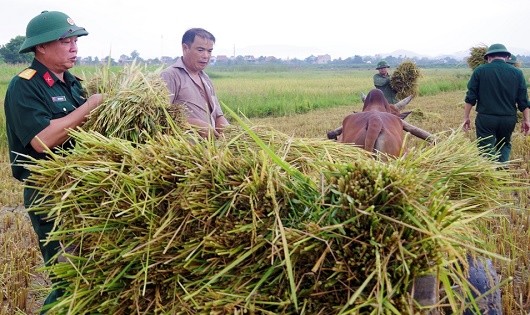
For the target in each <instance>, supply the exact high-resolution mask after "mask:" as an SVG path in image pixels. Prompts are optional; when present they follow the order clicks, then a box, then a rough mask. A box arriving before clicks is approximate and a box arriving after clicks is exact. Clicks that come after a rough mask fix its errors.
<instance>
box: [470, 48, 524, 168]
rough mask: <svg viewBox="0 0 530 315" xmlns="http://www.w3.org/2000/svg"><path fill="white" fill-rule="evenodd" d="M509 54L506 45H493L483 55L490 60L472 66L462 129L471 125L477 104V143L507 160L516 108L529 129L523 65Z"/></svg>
mask: <svg viewBox="0 0 530 315" xmlns="http://www.w3.org/2000/svg"><path fill="white" fill-rule="evenodd" d="M510 56H511V54H510V52H509V51H508V50H507V49H506V47H505V46H504V45H502V44H493V45H491V46H490V47H489V48H488V50H487V51H486V54H485V55H484V58H485V59H486V60H487V63H485V64H482V65H480V66H478V67H476V68H475V69H474V70H473V73H472V74H471V78H470V79H469V81H468V83H467V92H466V96H465V109H464V123H463V126H462V127H463V129H464V130H465V131H467V130H469V129H470V128H471V120H470V118H469V115H470V112H471V108H472V107H474V106H475V105H476V107H475V110H476V112H477V117H476V118H475V128H476V135H477V139H478V140H479V143H478V145H479V147H480V148H482V149H484V153H486V154H488V155H497V154H498V155H499V156H498V161H499V162H507V161H508V160H509V158H510V151H511V147H512V146H511V137H512V133H513V131H514V129H515V125H516V123H517V110H519V111H521V112H522V113H523V121H522V122H521V130H522V132H523V133H524V134H525V135H528V134H529V132H530V109H529V105H528V91H527V87H526V80H525V78H524V75H523V72H522V71H521V69H519V68H516V67H514V66H511V65H509V64H508V63H506V60H507V59H508V58H510Z"/></svg>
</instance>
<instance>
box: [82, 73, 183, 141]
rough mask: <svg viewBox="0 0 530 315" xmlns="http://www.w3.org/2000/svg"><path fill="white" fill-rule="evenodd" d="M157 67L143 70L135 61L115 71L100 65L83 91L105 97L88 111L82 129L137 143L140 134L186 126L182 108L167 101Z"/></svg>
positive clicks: (166, 94) (164, 86)
mask: <svg viewBox="0 0 530 315" xmlns="http://www.w3.org/2000/svg"><path fill="white" fill-rule="evenodd" d="M160 70H161V69H158V70H155V71H147V69H146V68H145V66H141V65H139V64H136V63H132V64H130V65H126V66H124V67H123V68H122V70H121V71H119V72H118V73H116V72H111V71H110V68H109V67H106V68H102V69H101V71H100V72H99V73H97V74H95V75H94V76H93V77H92V79H91V80H90V81H89V83H88V84H87V90H88V91H89V93H90V92H94V93H95V92H97V93H104V94H105V95H106V97H105V100H104V102H103V103H102V104H101V105H100V106H98V107H97V108H96V109H95V110H93V111H92V112H91V114H90V116H89V118H88V120H87V122H86V123H85V124H84V125H83V129H85V130H92V131H95V132H98V133H101V134H103V135H105V136H109V137H118V138H122V139H127V140H132V141H134V142H140V141H143V139H142V134H148V135H153V134H155V133H159V132H162V133H167V132H170V131H171V130H173V128H170V125H172V124H174V125H176V126H179V127H182V128H186V126H187V121H186V119H185V114H184V109H183V107H182V106H175V105H170V104H169V92H168V90H167V87H166V84H165V82H164V81H163V80H162V78H161V77H160ZM143 137H145V135H144V136H143Z"/></svg>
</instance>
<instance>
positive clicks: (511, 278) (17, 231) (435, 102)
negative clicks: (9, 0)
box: [0, 67, 530, 315]
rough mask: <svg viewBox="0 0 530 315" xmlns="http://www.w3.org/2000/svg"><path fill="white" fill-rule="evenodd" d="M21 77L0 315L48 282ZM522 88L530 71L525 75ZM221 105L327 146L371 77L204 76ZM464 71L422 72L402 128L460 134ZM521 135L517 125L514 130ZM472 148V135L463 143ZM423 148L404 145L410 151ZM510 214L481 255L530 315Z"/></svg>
mask: <svg viewBox="0 0 530 315" xmlns="http://www.w3.org/2000/svg"><path fill="white" fill-rule="evenodd" d="M19 70H20V69H19V68H17V67H2V69H1V70H0V104H1V107H2V110H1V113H0V150H1V152H2V153H1V156H0V174H1V175H0V176H2V177H3V178H2V179H1V180H0V188H1V191H0V209H2V211H1V216H0V231H1V234H0V245H1V246H2V248H4V252H5V253H7V255H5V256H4V257H0V266H5V267H3V269H2V274H1V275H0V286H1V288H2V290H1V291H2V294H3V301H2V304H1V305H0V314H2V315H3V314H35V310H36V309H37V308H38V306H39V303H41V302H42V298H43V297H44V296H45V295H46V293H47V288H48V282H47V278H46V274H45V272H44V271H42V270H41V269H39V268H40V266H41V260H40V254H39V251H38V249H37V248H36V241H35V239H34V235H33V234H32V229H31V225H30V224H29V220H28V219H27V217H26V216H25V213H24V210H23V209H21V203H22V190H21V185H20V183H18V182H16V181H15V180H13V179H12V178H11V176H10V168H9V163H8V156H7V145H6V138H5V129H4V128H5V122H4V120H5V119H4V114H3V99H4V95H5V89H6V87H7V83H8V82H9V80H10V78H11V77H12V76H13V75H15V74H16V73H17V72H18V71H19ZM75 71H76V73H77V74H79V75H82V74H85V75H88V76H90V75H91V74H92V73H94V69H93V68H88V69H82V68H79V69H78V68H76V69H75ZM524 71H525V74H526V77H527V80H528V78H529V76H530V71H529V70H527V69H524ZM208 72H209V74H210V76H211V77H212V79H213V81H214V84H215V86H216V89H217V93H218V98H219V99H220V100H221V101H222V102H223V103H224V104H225V105H226V106H228V107H230V108H231V109H232V110H234V111H236V112H238V113H239V114H240V115H241V116H244V117H247V118H248V119H249V120H250V121H251V122H252V124H256V125H263V126H268V127H272V128H274V129H275V130H278V131H280V132H282V133H285V134H286V135H289V136H293V137H296V138H297V139H302V141H303V139H307V141H308V142H309V141H313V140H315V139H317V140H318V139H324V138H325V135H326V132H327V131H329V130H331V129H334V128H336V127H337V126H339V125H340V124H341V121H342V118H343V117H344V116H345V115H347V114H348V113H350V112H351V111H354V110H359V109H360V106H361V101H360V94H361V93H366V92H367V91H368V90H369V89H371V88H372V76H373V74H374V73H375V70H373V71H372V70H338V71H334V70H307V69H295V70H293V69H289V70H284V71H282V70H281V69H274V70H271V71H263V70H262V71H252V70H247V71H238V72H234V71H228V70H226V69H216V68H214V67H212V68H210V69H209V71H208ZM470 73H471V71H470V70H469V69H462V68H461V69H426V70H422V76H421V78H420V79H419V96H417V97H416V98H414V99H413V100H412V102H411V103H410V104H409V105H408V106H407V109H408V110H412V111H413V113H412V114H411V115H410V116H409V117H408V118H407V121H409V122H410V123H413V124H414V125H416V126H418V127H420V128H422V129H424V130H428V131H430V132H431V133H443V132H448V131H453V130H458V129H459V127H460V124H461V123H462V116H463V108H464V106H463V105H464V104H463V99H464V94H465V84H466V83H467V79H468V77H469V75H470ZM517 128H519V125H518V126H517ZM518 130H519V129H516V132H515V133H514V137H513V144H512V159H513V160H514V161H513V163H512V165H511V168H512V169H513V170H514V174H516V175H514V176H517V178H518V179H520V180H523V181H526V182H528V180H529V177H528V172H529V169H530V163H529V157H530V146H529V144H530V141H529V138H528V137H526V138H525V137H524V136H522V134H521V133H519V132H518ZM466 136H467V137H469V139H470V140H472V139H473V138H474V135H473V134H472V133H468V134H467V135H466ZM421 145H422V143H421V140H419V139H414V138H412V137H408V138H407V146H409V147H410V148H413V147H416V146H421ZM513 198H514V203H515V206H516V207H515V208H510V209H509V210H506V209H504V208H499V209H498V213H497V219H496V220H489V221H487V222H485V223H484V224H483V225H482V226H480V227H479V228H480V229H479V231H481V233H483V234H482V235H478V237H480V238H481V239H483V240H484V244H483V247H484V249H485V250H488V251H492V252H495V253H496V254H498V255H499V256H502V257H505V258H507V260H498V261H495V263H496V264H497V267H498V271H499V273H500V275H501V279H502V281H503V284H504V285H503V287H502V293H503V307H504V313H505V314H527V313H528V312H529V311H530V270H529V267H528V266H529V265H530V260H529V258H528V257H530V245H528V244H530V242H529V235H528V229H529V225H530V223H529V222H528V217H529V216H528V214H529V213H528V208H529V196H528V194H527V193H524V192H514V193H513Z"/></svg>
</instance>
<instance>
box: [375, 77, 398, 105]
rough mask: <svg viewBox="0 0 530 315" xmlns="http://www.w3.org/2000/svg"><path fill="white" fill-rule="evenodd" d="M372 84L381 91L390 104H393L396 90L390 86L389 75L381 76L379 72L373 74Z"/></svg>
mask: <svg viewBox="0 0 530 315" xmlns="http://www.w3.org/2000/svg"><path fill="white" fill-rule="evenodd" d="M374 86H375V88H376V89H379V90H381V91H383V94H384V95H385V98H386V100H387V101H388V103H390V104H395V103H396V102H397V100H396V91H394V89H392V87H391V86H390V76H389V75H386V76H383V75H381V74H379V73H376V74H374Z"/></svg>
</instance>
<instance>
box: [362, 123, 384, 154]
mask: <svg viewBox="0 0 530 315" xmlns="http://www.w3.org/2000/svg"><path fill="white" fill-rule="evenodd" d="M381 131H383V121H382V120H381V118H379V117H371V118H370V119H369V120H368V122H367V126H366V138H365V140H364V149H365V150H366V151H368V152H375V150H374V149H375V148H376V146H377V139H378V138H379V135H380V134H381Z"/></svg>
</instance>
